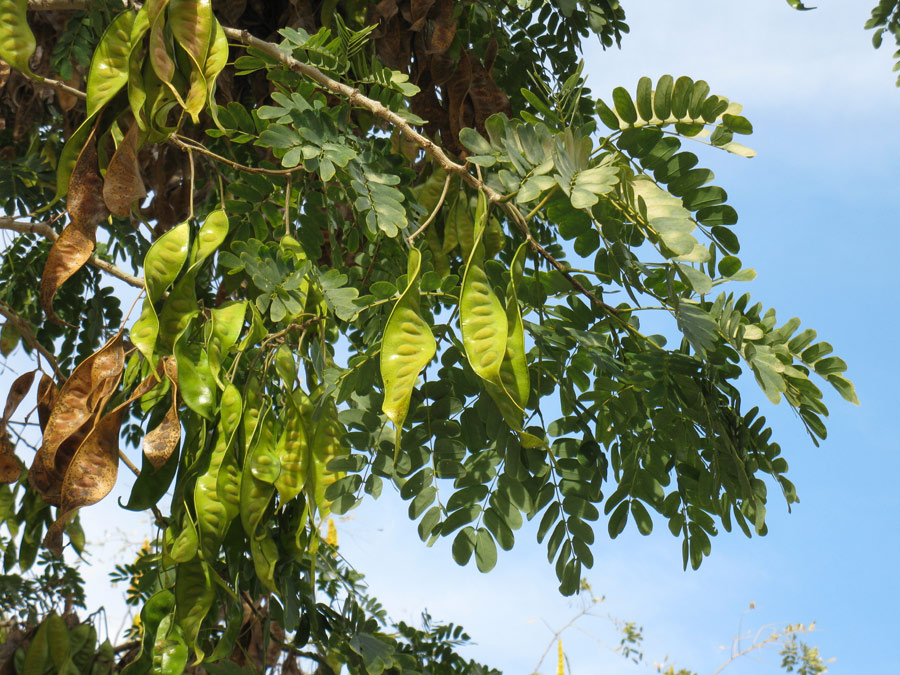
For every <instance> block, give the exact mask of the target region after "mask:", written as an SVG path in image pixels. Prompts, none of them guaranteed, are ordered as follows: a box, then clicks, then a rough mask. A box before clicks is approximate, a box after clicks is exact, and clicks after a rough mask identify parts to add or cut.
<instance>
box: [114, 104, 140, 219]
mask: <svg viewBox="0 0 900 675" xmlns="http://www.w3.org/2000/svg"><path fill="white" fill-rule="evenodd" d="M139 131H140V129H139V128H138V125H137V124H136V123H135V122H132V123H131V126H130V127H129V128H128V132H127V133H126V134H125V138H123V139H122V142H121V143H119V147H118V148H116V152H115V154H114V155H113V156H112V159H110V160H109V166H107V168H106V176H104V178H103V201H104V202H105V203H106V207H107V208H108V209H109V211H110V213H112V214H113V215H115V216H119V217H120V218H127V217H128V216H129V215H130V214H131V205H132V204H133V203H134V202H135V201H136V200H138V199H143V198H144V197H146V196H147V189H146V188H145V187H144V181H143V180H142V179H141V170H140V167H139V166H138V160H137V153H138V133H139Z"/></svg>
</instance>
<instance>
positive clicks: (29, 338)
mask: <svg viewBox="0 0 900 675" xmlns="http://www.w3.org/2000/svg"><path fill="white" fill-rule="evenodd" d="M0 315H3V316H4V317H5V318H6V320H7V321H9V322H10V323H12V324H13V325H14V326H15V327H16V330H18V331H19V335H21V336H22V337H23V338H24V339H25V341H26V342H27V343H28V344H29V345H31V346H32V347H33V348H34V349H35V351H37V353H38V354H39V355H40V356H42V357H44V358H45V359H47V363H49V364H50V367H51V368H53V372H54V373H55V375H56V377H57V378H58V379H59V380H60V381H62V379H63V378H62V373H61V372H60V370H59V361H57V360H56V357H55V356H54V355H53V354H51V353H50V351H49V350H47V348H46V347H44V346H43V345H42V344H41V343H40V342H38V340H37V338H36V337H35V335H34V332H32V330H31V326H30V325H29V324H28V322H27V321H26V320H25V319H23V318H22V317H21V316H19V315H18V314H17V313H16V312H15V310H14V309H13V308H12V307H10V306H9V305H7V304H6V303H4V302H0Z"/></svg>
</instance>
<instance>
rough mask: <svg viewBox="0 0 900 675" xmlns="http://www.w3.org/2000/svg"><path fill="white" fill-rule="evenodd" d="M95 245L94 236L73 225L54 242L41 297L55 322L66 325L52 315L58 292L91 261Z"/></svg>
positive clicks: (43, 277) (45, 310)
mask: <svg viewBox="0 0 900 675" xmlns="http://www.w3.org/2000/svg"><path fill="white" fill-rule="evenodd" d="M95 245H96V239H95V238H94V234H93V233H85V232H83V231H82V230H80V229H78V228H76V227H75V226H74V225H69V226H68V227H66V229H65V230H63V233H62V234H61V235H60V237H59V239H57V240H56V241H55V242H53V246H52V247H51V248H50V253H49V254H48V255H47V262H46V264H45V265H44V273H43V274H42V275H41V293H40V295H41V307H43V308H44V312H46V314H47V317H48V318H49V319H50V320H51V321H53V322H54V323H58V324H65V322H64V321H63V320H62V319H60V318H59V317H58V316H56V314H55V313H54V312H53V297H54V296H55V295H56V291H58V290H59V288H60V286H62V285H63V284H64V283H65V282H66V281H68V280H69V278H71V276H72V275H73V274H75V273H76V272H77V271H78V270H80V269H81V268H82V266H83V265H84V264H85V263H86V262H87V261H88V260H90V258H91V254H92V253H93V252H94V246H95Z"/></svg>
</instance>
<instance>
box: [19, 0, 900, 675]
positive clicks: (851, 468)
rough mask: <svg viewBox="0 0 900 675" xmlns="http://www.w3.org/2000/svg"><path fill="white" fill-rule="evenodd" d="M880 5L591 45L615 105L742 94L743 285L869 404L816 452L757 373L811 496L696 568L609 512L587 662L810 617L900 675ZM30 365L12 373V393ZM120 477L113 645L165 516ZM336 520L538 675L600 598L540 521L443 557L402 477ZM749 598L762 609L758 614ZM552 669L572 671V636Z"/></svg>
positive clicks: (743, 6)
mask: <svg viewBox="0 0 900 675" xmlns="http://www.w3.org/2000/svg"><path fill="white" fill-rule="evenodd" d="M874 2H875V0H842V1H840V2H838V1H836V0H832V1H827V0H823V1H822V2H819V3H818V4H819V7H818V9H816V10H815V11H812V12H802V13H800V12H794V11H793V10H791V9H790V8H789V7H788V6H787V4H786V3H785V2H783V0H766V1H761V0H756V1H755V2H750V1H748V0H742V1H740V2H734V1H731V0H703V1H701V0H691V2H684V1H682V2H672V0H640V1H638V0H630V2H627V3H624V6H625V9H626V12H627V14H628V23H629V24H630V26H631V31H632V34H631V35H629V36H626V38H625V40H624V41H623V46H622V49H621V50H610V51H606V52H604V51H602V50H601V49H600V48H599V46H598V45H596V44H589V45H587V46H586V51H585V60H586V72H587V73H588V85H589V86H590V87H591V89H592V90H593V93H594V95H598V96H601V97H603V98H605V99H606V100H607V101H609V100H610V92H611V91H612V89H613V88H614V87H616V86H619V85H621V86H625V87H626V88H628V89H629V90H630V91H632V92H633V91H634V89H635V86H636V84H637V80H638V78H639V77H640V76H642V75H648V76H650V77H652V78H653V79H654V81H655V80H656V79H657V78H658V77H659V76H660V75H662V74H664V73H670V74H672V75H674V76H676V77H678V76H679V75H689V76H691V77H693V78H694V79H701V78H702V79H705V80H707V81H708V82H709V83H710V86H711V88H712V93H717V94H722V95H724V96H727V97H729V98H730V99H731V100H733V101H738V102H740V103H743V104H744V114H745V115H746V116H747V117H748V118H749V119H750V120H751V122H752V123H753V125H754V134H753V136H751V137H749V139H747V143H746V144H747V145H749V146H751V147H753V148H754V149H755V150H757V151H758V153H759V154H758V156H757V157H755V158H753V159H750V160H747V159H742V158H739V157H736V156H732V155H727V154H725V153H723V152H719V151H714V150H711V149H707V148H703V146H698V149H697V150H695V152H697V154H699V155H700V157H701V162H703V164H704V165H705V166H708V167H709V168H712V169H713V170H714V171H715V172H716V174H717V176H716V181H715V182H716V184H718V185H721V186H723V187H724V188H726V189H727V190H728V193H729V203H730V204H732V205H733V206H734V207H735V208H736V209H737V210H738V212H739V214H740V223H739V225H738V226H737V227H738V229H737V231H738V234H739V236H740V237H741V243H742V251H741V259H742V261H743V262H744V265H745V266H747V267H753V268H755V269H756V271H757V273H758V278H757V280H756V281H754V282H752V283H751V284H744V285H743V287H742V288H735V289H734V290H736V291H739V290H749V291H751V292H752V293H753V296H754V298H755V299H756V300H760V301H762V302H763V303H764V304H765V305H766V306H774V307H776V308H777V310H778V316H779V319H780V321H779V323H781V322H783V321H786V320H787V319H789V318H790V317H792V316H799V317H801V318H802V319H803V321H804V327H812V328H815V329H816V330H818V331H819V336H820V338H821V339H825V340H827V341H829V342H831V343H832V344H833V345H834V347H835V353H836V354H837V355H839V356H841V357H842V358H844V359H845V360H846V361H847V362H848V364H849V366H850V369H849V372H848V376H849V377H850V378H851V379H852V380H853V381H854V383H855V384H856V387H857V392H858V394H859V398H860V401H861V403H862V405H861V406H860V407H858V408H857V407H854V406H851V405H849V404H846V403H844V402H843V401H842V400H840V399H839V398H838V397H837V395H834V394H832V393H831V392H830V391H829V392H826V403H827V404H828V405H829V408H830V409H831V412H832V415H831V417H830V418H829V421H828V426H829V437H828V440H827V441H826V442H825V443H823V444H822V447H820V448H818V449H817V448H815V447H814V446H813V445H812V443H811V441H810V440H809V438H808V437H807V436H806V434H805V432H804V430H803V427H802V425H801V424H800V422H799V420H798V419H796V418H795V417H794V416H793V414H792V413H791V412H790V410H789V409H787V408H786V407H785V406H784V405H782V406H779V407H775V406H772V405H771V404H769V403H768V402H767V401H766V400H765V398H764V397H763V396H762V395H761V394H759V393H757V392H756V391H755V386H754V384H753V382H752V380H748V381H747V382H746V384H747V385H748V386H747V387H745V390H746V395H745V400H746V401H747V403H748V405H749V404H751V403H758V404H759V405H760V406H761V408H762V410H763V412H764V413H765V414H766V415H767V417H768V418H769V420H770V421H771V423H772V425H773V426H774V428H775V436H776V439H777V440H778V441H779V442H780V444H781V446H782V448H783V449H784V452H785V457H786V458H787V460H788V461H789V462H790V465H791V472H790V474H789V475H790V477H791V479H792V480H793V481H794V483H795V484H796V485H797V487H798V492H799V495H800V498H801V502H800V504H798V505H795V506H794V509H793V513H792V514H790V515H789V514H788V513H787V509H786V507H785V506H784V502H783V500H781V498H780V496H779V495H778V493H777V492H776V491H774V490H772V491H771V499H770V503H769V510H768V523H769V531H770V533H769V534H768V535H767V536H766V537H762V538H758V537H755V538H754V539H752V540H748V539H746V538H745V537H744V536H743V535H741V534H739V533H732V534H730V535H729V534H727V533H723V534H722V535H720V536H719V537H717V538H716V539H715V540H714V541H713V552H712V556H711V557H710V558H708V559H706V560H705V561H704V563H703V565H702V567H701V568H700V570H699V571H696V572H693V571H688V572H684V571H682V563H681V547H680V541H679V540H677V539H675V538H673V537H671V536H670V535H669V533H668V530H667V528H665V527H663V523H662V521H661V520H660V519H658V518H657V519H656V522H655V524H656V526H657V527H656V530H655V531H654V533H653V534H652V535H651V536H649V537H641V536H640V535H638V534H637V533H636V531H635V530H634V528H633V525H632V524H629V527H628V528H627V529H626V531H625V532H624V533H623V534H622V535H621V536H620V537H619V538H618V539H616V540H615V541H609V540H608V539H607V538H606V537H605V534H603V533H604V532H605V522H603V520H602V519H601V522H600V523H599V526H598V528H597V530H598V537H597V543H596V544H595V545H594V547H593V551H594V556H595V559H596V564H595V566H594V569H592V570H588V571H587V572H586V574H585V577H586V579H587V580H588V582H589V583H590V584H591V585H592V587H593V589H594V592H595V593H596V594H597V595H598V596H605V598H606V599H605V601H604V602H603V603H599V604H598V605H597V606H596V607H595V609H594V614H596V616H588V617H584V618H582V619H581V620H580V621H579V622H577V623H576V624H575V626H574V627H573V628H570V629H568V630H566V631H565V633H564V634H563V644H564V648H565V651H566V653H567V655H568V657H569V659H570V664H571V667H572V672H573V673H577V674H578V675H593V674H595V673H596V674H600V673H602V674H604V675H619V674H622V675H626V674H631V673H650V672H654V668H653V665H652V664H653V662H654V661H662V660H663V659H664V658H665V657H666V656H667V655H668V656H669V657H670V658H671V659H672V660H673V662H674V663H675V664H676V666H680V667H686V668H690V669H692V670H695V671H697V672H698V673H701V674H703V675H711V674H712V673H714V672H716V669H717V668H718V667H719V666H721V665H722V664H723V663H724V662H725V661H726V660H727V658H728V656H729V654H730V650H731V644H732V640H733V638H735V637H736V636H737V635H738V634H739V633H740V632H741V630H743V631H744V632H746V631H748V630H750V631H754V632H755V631H756V630H757V629H760V628H764V627H765V630H770V629H771V627H772V626H776V627H783V626H784V625H786V624H788V623H795V622H804V623H809V622H811V621H816V622H817V630H816V631H815V633H814V634H813V635H812V636H810V638H809V641H810V642H811V643H814V644H817V645H818V646H819V647H820V648H821V652H822V654H823V655H824V656H825V657H833V658H835V659H836V660H835V661H834V662H833V663H832V664H830V666H829V672H831V673H848V674H857V673H890V672H898V671H900V666H898V663H897V656H896V654H895V653H894V650H893V649H892V648H891V647H890V646H891V645H892V644H896V636H897V632H898V629H900V619H898V618H897V617H898V612H897V608H898V606H900V582H898V576H897V564H898V558H900V555H898V554H900V544H898V542H900V536H898V530H897V526H896V523H895V518H896V516H897V514H898V513H900V497H898V490H897V489H896V487H895V484H896V482H897V479H898V476H900V442H898V440H897V439H898V434H897V433H896V429H895V426H896V419H897V414H896V406H897V403H898V396H897V393H896V391H897V387H896V384H897V380H898V375H900V367H898V365H897V361H896V357H895V356H894V355H893V349H894V345H895V342H896V338H897V329H898V327H900V326H898V320H897V318H896V317H897V300H896V297H897V293H898V291H900V281H898V272H900V270H898V265H897V262H896V250H897V248H898V244H900V236H898V234H897V231H898V230H897V225H898V218H897V210H896V205H897V195H898V190H897V184H898V177H900V161H898V158H900V134H898V132H897V131H896V130H895V129H894V128H893V126H892V123H893V122H895V121H896V120H897V119H900V114H898V113H900V90H897V89H895V87H894V86H893V83H894V76H893V74H892V73H891V58H890V56H891V50H890V45H886V46H887V47H888V48H887V49H882V50H881V51H875V50H873V49H872V46H871V35H870V33H868V32H865V31H863V29H862V26H863V24H864V23H865V20H866V18H867V16H868V13H869V10H870V8H871V7H870V5H871V4H874ZM704 150H705V151H704ZM129 304H130V299H129V300H126V298H124V297H123V305H124V306H125V307H127V306H128V305H129ZM12 377H13V374H12V373H7V374H5V375H4V376H3V378H2V380H3V382H4V383H5V384H6V385H7V386H8V384H9V381H11V379H12ZM132 454H134V453H133V452H132ZM138 463H139V462H138ZM122 472H123V473H122V474H120V476H121V479H120V482H119V485H118V486H117V488H116V490H115V491H114V493H113V494H112V495H111V496H110V497H108V498H107V499H106V500H105V501H104V502H103V503H102V504H101V505H99V506H97V507H93V508H89V509H85V511H84V513H83V515H82V518H83V521H84V527H85V530H86V532H87V536H88V541H89V546H88V548H89V550H92V551H93V555H92V558H91V563H92V564H91V565H89V566H84V567H83V568H82V573H83V574H84V576H85V578H86V580H87V581H88V585H89V602H88V605H89V607H91V608H93V607H94V606H96V604H98V603H104V604H106V605H107V608H108V616H109V630H110V633H111V634H112V635H113V637H114V636H115V634H116V632H117V631H118V629H119V627H120V624H121V623H122V621H123V616H125V613H124V608H123V603H122V599H121V598H122V593H123V592H124V588H121V589H116V588H111V587H110V584H109V581H108V576H107V575H108V573H109V572H110V571H111V569H112V565H113V564H114V563H115V562H125V561H128V560H130V559H131V558H132V556H133V551H134V548H133V546H134V544H136V543H138V544H139V543H140V542H141V541H143V539H144V537H145V536H147V535H148V534H150V533H151V532H152V530H151V529H150V525H149V520H148V519H147V518H146V517H145V516H143V515H134V514H130V513H128V512H125V511H122V510H121V509H119V508H118V507H117V506H116V500H115V497H116V496H120V495H121V496H123V498H124V497H127V493H128V490H129V488H130V485H131V479H130V477H129V476H128V475H126V474H125V469H124V467H122ZM337 526H338V532H339V537H340V546H341V551H342V553H343V554H344V555H345V556H346V558H347V559H348V560H349V561H350V562H351V563H352V564H354V565H356V566H357V567H358V568H359V569H360V571H362V572H364V573H365V574H366V575H367V578H368V581H369V584H370V587H371V590H372V592H373V594H374V595H375V596H377V597H378V598H379V599H380V600H381V601H382V603H383V604H384V605H385V607H386V608H387V609H388V611H389V612H390V614H391V615H392V616H393V617H394V618H395V619H403V620H406V621H408V622H415V621H417V620H418V617H419V615H420V613H421V612H422V610H423V609H426V608H427V609H428V611H429V612H431V614H432V615H433V616H434V617H435V619H437V620H441V621H453V622H454V623H460V624H462V625H463V626H465V628H466V630H467V631H468V633H469V634H470V635H471V636H472V638H473V639H474V640H475V641H476V642H477V645H475V646H473V647H470V648H468V649H467V650H466V653H467V654H468V655H470V656H471V657H472V658H476V659H478V660H480V661H483V662H486V663H488V664H490V665H492V666H494V667H497V668H501V669H502V670H503V671H504V672H507V673H513V674H515V673H530V672H531V671H532V669H533V668H534V666H535V665H536V663H537V661H538V659H539V658H540V656H541V654H542V652H543V651H544V649H545V647H546V646H547V644H548V643H549V641H550V640H551V638H552V636H553V633H554V632H555V631H556V630H558V629H560V628H561V627H562V626H564V625H565V624H566V623H567V622H568V621H569V620H570V619H571V618H572V617H573V616H574V615H576V614H577V613H578V612H579V611H581V609H582V606H581V604H580V602H579V601H578V600H571V599H566V598H563V597H561V596H559V594H558V592H557V580H556V578H555V574H554V572H553V569H552V567H551V566H550V565H548V564H547V561H546V554H545V548H544V547H543V546H541V545H539V544H537V543H536V542H535V537H534V527H531V526H529V525H528V524H526V526H525V527H524V528H523V529H522V530H520V531H519V532H517V537H516V540H517V545H516V548H515V549H514V551H512V552H509V553H503V552H501V554H500V557H499V560H498V563H497V566H496V568H495V569H494V570H493V571H492V572H491V573H489V574H487V575H483V574H480V573H479V572H478V571H477V570H476V569H475V568H474V566H473V565H471V566H469V567H467V568H459V567H457V566H456V565H455V563H453V561H452V559H451V556H450V541H441V542H438V543H437V544H436V545H435V546H434V547H433V548H430V549H428V548H425V547H424V546H423V545H422V544H421V542H420V541H419V540H418V537H417V535H416V532H415V524H414V523H412V522H410V521H409V520H408V518H407V516H406V505H405V504H404V503H403V502H402V501H401V500H400V499H399V497H398V496H397V495H396V494H395V493H393V492H392V491H391V490H390V489H389V488H387V486H386V489H385V491H384V494H383V495H382V497H381V498H380V499H379V500H378V501H377V502H372V501H371V500H369V501H367V502H364V503H363V505H362V507H360V508H358V509H356V510H355V511H352V512H351V513H350V514H348V516H346V517H344V518H342V519H339V520H338V521H337ZM92 547H93V548H92ZM751 602H754V603H755V605H756V609H755V610H753V611H752V612H747V609H748V606H749V604H750V603H751ZM609 616H612V617H616V618H618V619H621V620H629V621H634V622H636V623H637V624H638V625H641V626H643V628H644V635H645V644H644V650H643V651H644V655H645V661H644V663H643V664H642V665H639V666H636V665H632V664H629V663H628V662H626V661H625V660H623V659H622V657H621V656H619V655H617V654H615V653H614V652H613V651H612V649H613V648H614V647H615V646H616V644H617V643H618V636H617V634H616V633H615V630H614V628H613V626H612V623H611V622H610V619H609V618H608V617H609ZM748 644H749V643H748V642H747V641H746V640H744V641H743V642H742V645H743V646H747V645H748ZM723 647H724V649H723ZM761 656H762V657H763V658H758V656H757V657H752V656H751V657H748V658H745V659H742V660H741V661H738V662H736V663H735V664H733V665H731V666H729V667H728V668H727V669H726V670H725V671H724V672H726V673H729V674H730V675H742V674H748V675H749V674H751V673H752V674H755V675H764V674H766V673H774V672H780V671H779V670H778V668H777V667H776V666H777V661H778V659H777V658H776V656H775V654H774V653H772V652H769V653H763V654H762V655H761ZM541 670H542V672H544V673H552V672H555V645H554V647H553V649H552V650H551V653H550V654H549V656H548V659H547V660H546V661H545V662H544V665H543V667H542V669H541Z"/></svg>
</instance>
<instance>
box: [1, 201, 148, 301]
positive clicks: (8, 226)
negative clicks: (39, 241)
mask: <svg viewBox="0 0 900 675" xmlns="http://www.w3.org/2000/svg"><path fill="white" fill-rule="evenodd" d="M0 230H11V231H13V232H21V233H22V234H37V235H40V236H42V237H46V238H47V239H49V240H50V241H56V240H57V239H58V238H59V235H58V234H57V233H56V230H54V229H53V228H52V227H51V226H50V225H49V224H48V223H44V222H40V223H23V222H21V221H18V220H15V219H13V218H0ZM87 264H88V265H90V266H91V267H96V268H97V269H98V270H101V271H103V272H106V273H107V274H109V275H111V276H114V277H116V278H117V279H121V280H122V281H124V282H125V283H126V284H128V285H129V286H134V287H135V288H144V280H143V279H141V278H140V277H136V276H134V275H133V274H129V273H128V272H126V271H124V270H121V269H119V268H118V267H116V266H115V265H113V264H112V263H111V262H107V261H106V260H101V259H100V258H98V257H97V256H95V255H92V256H91V257H90V258H88V261H87Z"/></svg>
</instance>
